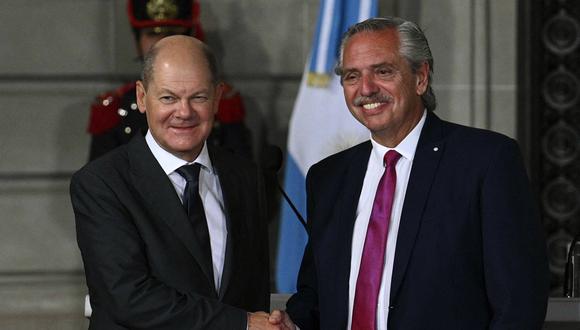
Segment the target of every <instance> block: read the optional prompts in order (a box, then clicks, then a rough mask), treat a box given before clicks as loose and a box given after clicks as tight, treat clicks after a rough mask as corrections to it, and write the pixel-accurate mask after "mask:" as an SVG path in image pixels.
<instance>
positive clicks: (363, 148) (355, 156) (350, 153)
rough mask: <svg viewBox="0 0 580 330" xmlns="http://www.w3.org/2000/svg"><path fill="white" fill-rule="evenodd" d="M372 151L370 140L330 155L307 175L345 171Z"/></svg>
mask: <svg viewBox="0 0 580 330" xmlns="http://www.w3.org/2000/svg"><path fill="white" fill-rule="evenodd" d="M371 149H372V145H371V142H370V140H367V141H365V142H362V143H359V144H357V145H355V146H353V147H350V148H348V149H345V150H343V151H340V152H337V153H335V154H333V155H330V156H328V157H326V158H324V159H323V160H321V161H319V162H318V163H316V164H314V165H312V167H310V170H309V171H308V172H309V173H320V172H323V173H324V172H326V173H328V172H336V171H342V170H344V169H346V168H347V167H348V166H349V165H350V164H351V163H352V162H353V161H355V160H360V157H367V158H368V155H369V153H370V151H371Z"/></svg>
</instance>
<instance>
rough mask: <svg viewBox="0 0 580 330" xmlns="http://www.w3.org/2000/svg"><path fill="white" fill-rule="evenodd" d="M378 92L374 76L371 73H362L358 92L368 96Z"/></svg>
mask: <svg viewBox="0 0 580 330" xmlns="http://www.w3.org/2000/svg"><path fill="white" fill-rule="evenodd" d="M377 92H378V86H377V85H376V84H375V81H374V77H373V75H371V74H363V75H362V79H361V88H360V93H361V95H363V96H370V95H373V94H375V93H377Z"/></svg>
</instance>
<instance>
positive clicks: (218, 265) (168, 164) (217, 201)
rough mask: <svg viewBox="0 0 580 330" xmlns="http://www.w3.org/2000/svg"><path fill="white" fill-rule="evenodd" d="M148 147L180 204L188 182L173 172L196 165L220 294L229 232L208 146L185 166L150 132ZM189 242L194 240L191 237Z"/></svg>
mask: <svg viewBox="0 0 580 330" xmlns="http://www.w3.org/2000/svg"><path fill="white" fill-rule="evenodd" d="M145 140H146V141H147V145H148V146H149V149H151V152H152V153H153V156H155V159H157V161H158V162H159V165H161V168H163V171H165V174H167V175H168V176H169V179H170V180H171V183H173V186H174V187H175V191H176V192H177V195H178V196H179V199H181V201H182V203H183V191H184V190H185V185H186V183H187V181H186V180H185V179H184V178H183V177H182V176H181V175H180V174H179V173H177V172H175V170H177V169H178V168H180V167H181V166H183V165H186V164H193V163H199V164H200V165H201V170H200V172H199V195H200V197H201V201H202V203H203V208H204V210H205V217H206V219H207V229H208V231H209V238H210V244H211V258H212V264H213V280H214V283H215V288H216V292H219V289H220V283H221V278H222V273H223V268H224V259H225V255H226V241H227V236H228V230H227V227H226V215H225V209H224V202H223V201H224V198H223V195H222V189H221V186H220V183H219V178H218V175H217V173H216V172H215V171H214V168H213V166H212V164H211V160H210V158H209V153H208V151H207V143H204V144H203V148H202V149H201V152H200V153H199V156H197V158H196V159H195V160H194V161H193V162H190V163H188V162H186V161H185V160H183V159H181V158H178V157H176V156H174V155H173V154H171V153H169V152H167V151H166V150H165V149H163V148H161V146H160V145H159V144H158V143H157V141H155V139H154V138H153V135H151V131H148V132H147V135H146V136H145ZM191 239H194V238H193V237H192V238H191Z"/></svg>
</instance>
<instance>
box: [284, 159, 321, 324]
mask: <svg viewBox="0 0 580 330" xmlns="http://www.w3.org/2000/svg"><path fill="white" fill-rule="evenodd" d="M313 172H314V171H312V170H311V171H309V173H308V175H307V177H306V194H307V215H308V218H307V219H308V221H307V225H308V228H307V230H308V235H309V239H308V243H307V244H306V248H305V250H304V256H303V258H302V263H301V265H300V272H299V273H298V281H297V285H296V287H297V292H296V293H295V294H294V295H293V296H292V297H291V298H290V299H289V300H288V303H287V304H286V312H287V313H288V315H290V318H291V319H292V321H293V322H294V323H295V324H296V325H297V326H299V327H300V329H301V330H309V329H318V328H319V327H320V326H319V324H320V321H319V310H318V285H317V281H318V279H317V275H316V267H315V265H314V256H313V255H312V245H311V239H310V237H311V234H312V226H313V223H312V220H313V218H312V214H313V209H314V207H315V202H314V196H315V193H314V192H313V191H312V187H313V183H312V181H313V180H314V179H313V176H315V174H313Z"/></svg>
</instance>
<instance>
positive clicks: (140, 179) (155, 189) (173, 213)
mask: <svg viewBox="0 0 580 330" xmlns="http://www.w3.org/2000/svg"><path fill="white" fill-rule="evenodd" d="M128 155H129V166H130V167H131V169H130V173H131V178H130V179H131V180H132V182H133V185H134V186H135V188H136V190H137V193H139V194H140V195H141V196H142V197H143V200H144V203H143V205H144V206H145V207H146V208H147V209H148V210H149V211H150V212H151V214H154V215H155V218H156V219H161V220H162V221H163V222H165V223H166V224H167V225H168V226H169V227H170V228H171V230H172V231H173V233H174V234H175V235H176V236H177V237H178V238H179V240H180V241H181V242H182V243H183V244H184V245H185V247H186V248H187V250H188V251H189V252H190V253H191V254H192V255H193V257H194V259H195V260H196V261H197V263H198V264H199V265H200V268H201V269H202V271H203V273H204V274H205V276H206V278H207V280H208V285H211V286H212V287H214V280H213V276H212V275H211V269H212V268H211V267H212V265H211V264H209V265H208V264H207V262H206V261H205V258H204V257H203V254H202V252H201V251H202V249H201V247H200V246H199V244H198V242H197V241H196V240H195V238H194V237H195V235H194V232H193V228H192V226H191V224H190V223H189V219H188V218H187V214H186V212H185V209H184V208H183V205H182V204H181V201H180V200H179V197H178V196H177V193H176V192H175V188H174V187H173V184H172V183H171V181H170V180H169V178H168V177H167V175H166V174H165V172H164V171H163V169H162V168H161V166H160V165H159V163H158V162H157V159H155V157H154V156H153V154H152V153H151V151H150V150H149V147H148V146H147V143H146V142H145V138H144V137H143V136H142V135H141V134H137V136H136V137H135V138H133V139H132V140H131V142H129V144H128Z"/></svg>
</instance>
